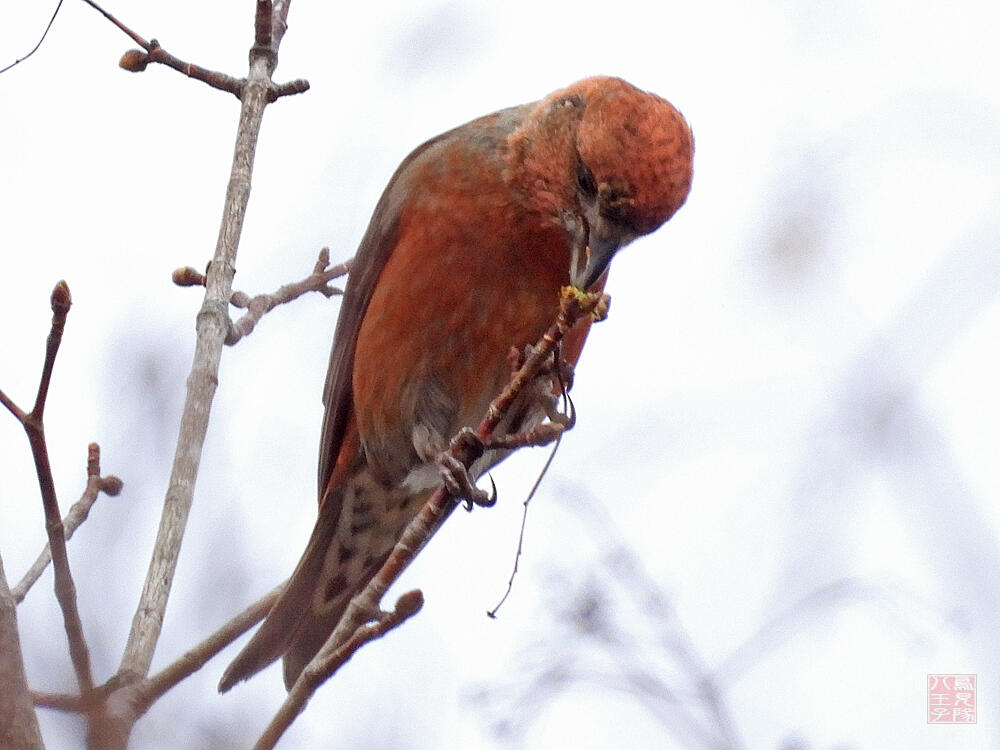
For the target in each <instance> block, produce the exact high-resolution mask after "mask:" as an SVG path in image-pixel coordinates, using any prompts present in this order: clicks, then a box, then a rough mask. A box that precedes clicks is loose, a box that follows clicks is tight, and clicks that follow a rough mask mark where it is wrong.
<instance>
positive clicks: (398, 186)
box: [318, 131, 454, 501]
mask: <svg viewBox="0 0 1000 750" xmlns="http://www.w3.org/2000/svg"><path fill="white" fill-rule="evenodd" d="M453 132H454V131H449V132H448V133H443V134H441V135H439V136H437V137H436V138H432V139H431V140H429V141H427V142H426V143H424V144H423V145H421V146H419V147H418V148H416V149H415V150H414V151H413V152H412V153H411V154H410V155H409V156H407V157H406V159H405V160H403V162H402V164H400V165H399V168H398V169H396V172H395V173H394V174H393V176H392V178H391V179H390V180H389V184H388V185H387V186H386V188H385V191H384V192H383V193H382V197H381V198H380V199H379V202H378V204H376V206H375V211H374V213H373V214H372V218H371V221H370V222H369V224H368V229H367V230H366V231H365V234H364V237H362V238H361V244H360V245H359V246H358V252H357V253H356V254H355V256H354V260H353V262H352V263H351V268H350V272H349V276H348V280H347V285H346V288H345V290H344V299H343V302H342V303H341V307H340V315H339V317H338V318H337V328H336V332H335V333H334V336H333V348H332V349H331V351H330V364H329V367H328V369H327V372H326V385H325V386H324V387H323V405H324V406H325V407H326V409H325V411H324V414H323V428H322V430H321V432H320V443H319V477H318V478H319V498H320V500H321V501H322V499H323V495H324V493H325V491H326V485H327V483H328V482H329V481H330V474H332V473H333V467H334V464H335V463H336V461H337V456H338V455H339V454H340V447H341V443H342V442H343V439H344V433H345V431H346V429H347V423H348V420H349V418H350V415H351V410H352V408H353V399H352V397H351V387H352V383H351V376H352V373H353V371H354V348H355V345H356V344H357V341H358V330H359V329H360V328H361V321H362V320H363V319H364V317H365V311H366V310H367V309H368V301H369V300H370V299H371V296H372V292H373V291H374V289H375V284H376V283H377V282H378V277H379V275H380V274H381V273H382V269H383V268H385V264H386V262H387V261H388V260H389V256H390V255H392V249H393V247H394V245H395V244H396V240H397V230H398V228H399V220H400V217H401V216H402V212H403V208H404V205H405V202H406V195H407V192H408V191H407V188H408V185H407V184H406V183H407V182H408V179H407V177H408V173H409V171H410V169H411V168H412V165H413V164H414V162H416V161H418V160H419V159H420V158H421V157H422V156H423V155H424V154H425V153H426V152H427V151H428V150H431V149H433V147H434V146H435V145H437V144H440V143H441V142H442V141H443V140H445V139H447V138H449V137H450V136H451V135H452V133H453Z"/></svg>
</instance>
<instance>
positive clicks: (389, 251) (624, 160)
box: [220, 77, 694, 690]
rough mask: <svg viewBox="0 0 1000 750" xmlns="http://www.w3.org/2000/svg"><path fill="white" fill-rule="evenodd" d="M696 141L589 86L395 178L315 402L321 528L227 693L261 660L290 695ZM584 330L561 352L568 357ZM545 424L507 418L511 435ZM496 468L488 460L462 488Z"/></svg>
mask: <svg viewBox="0 0 1000 750" xmlns="http://www.w3.org/2000/svg"><path fill="white" fill-rule="evenodd" d="M693 151H694V143H693V139H692V136H691V131H690V129H689V128H688V126H687V123H686V122H685V121H684V118H683V117H682V116H681V114H680V113H679V112H678V111H677V110H676V109H674V108H673V107H672V106H671V105H670V104H669V103H668V102H666V101H665V100H663V99H661V98H659V97H657V96H655V95H654V94H650V93H646V92H643V91H640V90H639V89H636V88H635V87H633V86H631V85H630V84H628V83H626V82H625V81H622V80H620V79H617V78H603V77H600V78H588V79H585V80H583V81H580V82H578V83H576V84H574V85H572V86H570V87H569V88H567V89H564V90H562V91H557V92H555V93H553V94H551V95H550V96H548V97H546V98H545V99H543V100H542V101H540V102H536V103H532V104H526V105H522V106H519V107H512V108H509V109H505V110H501V111H500V112H496V113H494V114H491V115H487V116H485V117H482V118H479V119H477V120H473V121H472V122H470V123H467V124H465V125H462V126H460V127H458V128H456V129H454V130H451V131H449V132H447V133H444V134H442V135H440V136H438V137H436V138H433V139H431V140H430V141H428V142H427V143H425V144H423V145H422V146H420V147H419V148H417V149H416V150H415V151H414V152H413V153H412V154H410V155H409V156H408V157H407V158H406V159H405V160H404V161H403V163H402V164H401V165H400V167H399V169H397V170H396V173H395V174H394V175H393V177H392V179H391V180H390V181H389V185H388V186H387V187H386V189H385V192H384V193H383V195H382V198H381V199H380V200H379V202H378V205H377V206H376V208H375V212H374V215H373V216H372V220H371V223H370V224H369V227H368V230H367V232H366V233H365V236H364V238H363V239H362V241H361V246H360V248H359V250H358V253H357V256H356V258H355V261H354V263H353V265H352V267H351V272H350V277H349V279H348V282H347V286H346V289H345V293H344V298H343V306H342V309H341V313H340V318H339V320H338V323H337V330H336V333H335V336H334V345H333V351H332V352H331V355H330V369H329V373H328V376H327V384H326V389H325V393H324V403H325V405H326V413H325V418H324V422H323V435H322V441H321V446H320V457H319V487H320V507H319V517H318V519H317V522H316V526H315V528H314V530H313V533H312V536H311V538H310V540H309V544H308V546H307V548H306V551H305V553H304V554H303V557H302V559H301V561H300V562H299V565H298V567H297V568H296V569H295V572H294V573H293V574H292V578H291V579H290V581H289V584H288V586H287V587H286V589H285V591H284V592H283V593H282V595H281V597H280V598H279V600H278V602H277V603H276V604H275V606H274V608H273V609H272V611H271V613H270V614H269V615H268V617H267V619H266V620H265V622H264V624H263V625H262V626H261V628H260V629H259V630H258V631H257V633H256V634H255V635H254V637H253V638H252V639H251V641H250V642H249V643H248V644H247V646H246V647H245V648H244V649H243V651H242V652H241V653H240V654H239V655H238V656H237V657H236V659H235V660H234V661H233V663H232V664H231V665H230V666H229V668H228V669H227V670H226V673H225V675H224V676H223V678H222V681H221V683H220V689H221V690H227V689H229V688H230V687H232V685H233V684H235V683H236V682H238V681H239V680H243V679H246V678H248V677H250V676H251V675H253V674H254V673H255V672H257V671H258V670H260V669H262V668H263V667H265V666H267V665H268V664H270V663H271V662H272V661H274V660H275V659H277V658H278V657H279V656H284V658H285V683H286V685H288V686H289V687H290V686H291V684H292V683H293V682H294V680H295V679H296V678H297V676H298V674H299V672H300V671H301V670H302V668H303V667H304V666H305V665H306V664H307V663H308V661H309V660H310V659H311V658H312V657H313V655H314V654H315V653H316V651H317V650H318V649H319V648H320V646H322V644H323V642H324V641H325V640H326V638H327V637H328V636H329V634H330V633H331V632H332V631H333V629H334V628H335V626H336V624H337V621H338V620H339V619H340V616H341V615H342V614H343V611H344V609H345V607H346V606H347V603H348V602H349V600H350V598H351V596H353V595H354V594H355V593H356V592H357V591H358V590H359V589H360V588H361V587H362V586H363V585H364V584H365V583H367V581H368V580H369V579H370V578H371V576H372V575H374V573H375V572H376V571H377V570H378V568H379V567H380V566H381V565H382V563H383V561H384V560H385V558H386V557H387V556H388V554H389V552H390V551H391V549H392V547H393V546H394V544H395V542H396V540H397V539H398V538H399V535H400V534H401V533H402V530H403V528H404V527H405V526H406V524H407V523H408V522H409V521H410V520H411V519H412V517H413V516H414V515H415V514H416V513H417V511H418V510H419V508H420V507H421V505H422V504H423V502H424V501H425V500H426V499H427V497H428V496H429V494H430V492H431V491H433V489H434V488H435V487H436V486H437V485H438V484H440V482H441V479H440V474H439V470H438V468H437V465H436V463H435V457H436V456H437V454H438V453H439V452H440V451H441V450H442V449H444V448H445V447H446V445H447V441H448V439H449V438H450V437H451V436H452V435H454V434H455V433H456V432H458V431H459V430H460V429H461V428H463V427H474V426H475V425H476V424H478V422H479V420H480V419H481V417H482V415H483V413H484V412H485V410H486V407H487V406H488V404H489V402H490V400H491V399H492V398H493V397H494V396H496V395H497V393H498V392H499V391H500V389H501V388H502V387H503V385H504V383H505V382H506V380H507V378H508V377H509V374H510V365H509V362H508V358H507V357H508V352H509V351H510V349H511V347H512V346H514V347H518V348H519V349H522V348H523V347H524V346H526V345H528V344H531V343H533V342H534V341H536V340H537V339H538V337H539V336H540V335H541V333H542V332H543V331H544V330H545V328H546V327H547V326H548V324H549V323H550V322H551V321H552V319H553V317H554V314H555V311H556V310H557V306H558V295H559V290H560V288H561V287H562V286H564V285H566V284H568V283H573V284H575V285H577V286H581V287H591V286H594V285H595V284H599V283H603V276H604V273H605V272H606V270H607V267H608V264H609V263H610V261H611V258H612V256H613V255H614V253H615V252H616V251H617V250H618V249H619V248H620V247H622V246H623V245H625V244H627V243H628V242H629V241H631V240H632V239H634V238H635V237H637V236H639V235H642V234H646V233H648V232H651V231H653V230H655V229H656V228H657V227H659V226H660V225H661V224H662V223H663V222H665V221H666V220H667V219H669V218H670V216H672V215H673V213H674V212H675V211H676V210H677V209H678V208H680V206H681V205H682V204H683V202H684V200H685V199H686V198H687V194H688V191H689V189H690V185H691V171H692V157H693ZM588 327H589V322H584V323H581V324H578V325H577V327H576V328H575V329H574V330H573V331H572V332H571V333H570V335H569V337H567V340H566V342H565V345H564V349H563V355H564V358H565V359H567V361H569V362H570V363H575V362H576V360H577V357H578V356H579V353H580V350H581V349H582V347H583V342H584V339H585V338H586V334H587V329H588ZM543 418H544V414H543V413H541V412H539V411H538V410H537V408H536V409H529V410H525V409H522V410H521V412H520V413H517V414H515V415H514V416H513V417H512V418H511V420H509V421H510V423H509V424H508V425H507V429H509V430H511V431H513V430H516V429H522V428H524V427H526V426H530V425H531V424H534V423H537V422H538V421H540V420H541V419H543ZM502 458H503V456H502V455H499V454H495V453H494V454H488V455H486V456H484V457H483V458H482V459H480V460H479V461H478V462H477V463H476V464H475V465H474V466H473V469H472V474H473V476H476V475H478V474H480V473H481V472H483V471H485V470H486V469H487V468H488V467H489V466H490V465H491V464H492V463H495V462H496V461H499V460H501V459H502Z"/></svg>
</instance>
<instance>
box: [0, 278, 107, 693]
mask: <svg viewBox="0 0 1000 750" xmlns="http://www.w3.org/2000/svg"><path fill="white" fill-rule="evenodd" d="M50 303H51V306H52V325H51V327H50V328H49V335H48V338H47V339H46V343H45V361H44V363H43V365H42V376H41V378H40V379H39V383H38V391H37V393H36V394H35V405H34V406H33V407H32V409H31V411H30V412H29V413H27V414H25V413H24V412H23V411H22V410H21V409H20V408H18V406H17V405H16V404H15V403H14V402H13V401H11V400H10V399H9V398H8V397H7V396H6V395H5V394H2V393H0V400H2V401H3V404H4V406H6V407H7V408H8V409H9V410H10V412H11V413H12V414H13V415H14V416H15V417H17V418H18V420H19V421H20V422H21V426H22V427H23V428H24V431H25V433H27V436H28V444H29V445H30V446H31V455H32V457H33V458H34V460H35V474H36V475H37V477H38V488H39V490H41V493H42V508H43V510H44V512H45V531H46V533H47V534H48V537H49V549H50V550H51V554H52V562H53V567H54V569H55V576H54V577H55V591H56V599H57V600H58V602H59V607H60V609H61V610H62V615H63V625H64V627H65V629H66V638H67V640H68V641H69V653H70V658H71V659H72V661H73V668H74V670H75V671H76V679H77V683H78V684H79V686H80V692H81V693H87V692H89V691H90V690H91V689H92V688H93V687H94V678H93V675H92V674H91V671H90V653H89V651H88V649H87V643H86V640H85V639H84V636H83V623H82V622H81V621H80V612H79V610H78V608H77V605H76V586H75V584H74V583H73V575H72V573H71V572H70V569H69V556H68V555H67V552H66V534H65V530H64V529H63V524H62V517H61V515H60V513H59V500H58V498H57V497H56V488H55V482H54V481H53V479H52V467H51V465H50V464H49V449H48V445H47V444H46V442H45V426H44V422H43V416H44V414H45V401H46V398H47V397H48V393H49V383H50V382H51V380H52V369H53V368H54V367H55V362H56V355H57V354H58V353H59V344H60V343H61V342H62V335H63V329H64V328H65V326H66V317H67V316H68V315H69V309H70V306H71V305H72V304H73V299H72V296H71V295H70V293H69V287H68V286H67V285H66V282H65V281H60V282H59V283H57V284H56V285H55V287H54V288H53V290H52V296H51V299H50Z"/></svg>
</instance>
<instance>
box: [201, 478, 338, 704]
mask: <svg viewBox="0 0 1000 750" xmlns="http://www.w3.org/2000/svg"><path fill="white" fill-rule="evenodd" d="M326 499H327V500H333V499H334V498H333V497H327V498H326ZM339 516H340V513H339V512H336V513H320V514H319V517H318V518H317V519H316V525H315V526H314V527H313V531H312V536H311V537H310V538H309V544H308V545H307V546H306V551H305V553H304V554H303V555H302V559H301V560H299V564H298V566H296V568H295V572H293V573H292V577H291V578H289V579H288V583H287V584H286V585H285V589H284V591H282V592H281V595H280V596H279V597H278V600H277V601H276V602H275V603H274V606H273V607H272V608H271V611H270V612H269V613H268V615H267V617H266V618H265V619H264V623H263V624H262V625H261V626H260V628H259V629H258V630H257V632H256V633H254V636H253V638H251V639H250V641H249V642H248V643H247V645H246V646H244V647H243V650H242V651H240V653H239V654H238V655H237V656H236V658H235V659H233V661H232V663H231V664H230V665H229V666H228V667H227V668H226V671H225V673H223V675H222V679H221V680H220V681H219V692H221V693H224V692H226V691H227V690H229V689H230V688H231V687H233V685H235V684H236V683H237V682H241V681H243V680H247V679H250V678H251V677H253V676H254V675H255V674H257V672H259V671H260V670H262V669H264V667H266V666H268V665H269V664H271V662H273V661H275V660H276V659H277V658H278V657H280V656H282V655H284V654H286V653H287V652H288V651H289V649H291V648H293V645H294V644H295V643H297V642H298V638H299V631H300V630H303V626H304V625H305V621H306V620H307V619H309V620H313V619H315V618H312V617H310V614H311V612H312V609H313V607H312V599H313V595H314V592H315V591H316V586H317V583H318V582H319V581H320V578H321V576H322V573H323V566H324V562H325V560H326V558H327V554H328V551H329V549H330V545H331V543H332V541H333V538H334V534H335V532H336V529H337V523H338V518H339ZM341 598H343V599H344V602H343V604H342V605H341V606H340V607H339V608H338V607H329V606H328V607H326V608H325V611H324V618H323V619H324V621H329V620H332V624H331V625H329V629H327V631H326V634H327V635H329V633H330V631H331V630H332V629H333V627H334V626H336V623H337V620H339V619H340V615H341V614H342V613H343V610H344V608H346V606H347V601H349V599H350V597H349V595H348V596H343V597H341ZM330 603H333V602H330ZM338 610H339V611H338ZM309 624H310V626H311V627H309V628H306V630H308V631H315V630H317V624H316V623H313V622H310V623H309ZM324 626H325V625H324ZM324 638H325V637H324ZM322 645H323V641H322V640H320V641H319V643H318V644H317V645H316V648H315V649H314V651H313V653H315V652H316V651H317V650H319V647H320V646H322ZM309 658H312V654H310V656H309ZM297 661H298V660H296V662H297ZM308 661H309V659H308V658H307V659H306V660H305V662H303V663H302V664H300V665H298V666H297V668H296V669H295V671H294V677H292V679H291V683H294V681H295V678H296V677H298V673H299V672H301V671H302V668H303V667H304V666H305V664H306V663H308ZM285 683H286V685H289V686H290V684H291V683H290V682H289V670H288V666H287V663H286V668H285Z"/></svg>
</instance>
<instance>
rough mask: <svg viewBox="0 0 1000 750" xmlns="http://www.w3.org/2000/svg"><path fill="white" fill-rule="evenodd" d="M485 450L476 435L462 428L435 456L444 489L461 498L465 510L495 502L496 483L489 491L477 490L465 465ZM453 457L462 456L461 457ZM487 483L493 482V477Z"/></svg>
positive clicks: (489, 505) (488, 506)
mask: <svg viewBox="0 0 1000 750" xmlns="http://www.w3.org/2000/svg"><path fill="white" fill-rule="evenodd" d="M485 450H486V446H485V445H484V444H483V441H482V440H481V439H480V438H479V436H478V435H476V433H475V432H473V431H472V430H471V429H469V428H468V427H465V428H463V429H462V430H461V431H460V432H459V433H458V434H457V435H455V437H453V438H452V440H451V445H450V446H449V449H448V450H447V451H443V452H441V453H439V454H438V456H437V465H438V470H439V471H440V472H441V479H442V481H443V482H444V486H445V489H447V490H448V492H449V493H450V494H451V495H453V496H454V497H456V498H459V499H461V500H464V501H465V509H466V510H468V511H471V510H472V508H473V507H474V506H476V505H478V506H480V507H483V508H490V507H492V506H494V505H496V502H497V486H496V484H494V485H493V491H492V492H487V491H486V490H481V489H479V487H477V486H476V483H475V481H473V479H472V476H471V475H470V474H469V470H468V468H466V465H467V464H471V463H472V462H473V461H475V460H476V459H477V458H479V457H480V456H481V455H483V452H484V451H485ZM456 456H461V459H460V458H456ZM462 459H465V460H464V461H463V460H462ZM490 482H491V483H492V482H493V479H492V477H491V478H490Z"/></svg>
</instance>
